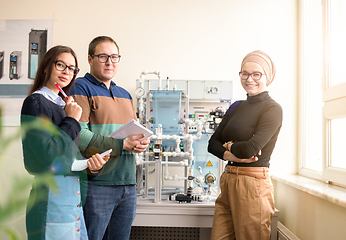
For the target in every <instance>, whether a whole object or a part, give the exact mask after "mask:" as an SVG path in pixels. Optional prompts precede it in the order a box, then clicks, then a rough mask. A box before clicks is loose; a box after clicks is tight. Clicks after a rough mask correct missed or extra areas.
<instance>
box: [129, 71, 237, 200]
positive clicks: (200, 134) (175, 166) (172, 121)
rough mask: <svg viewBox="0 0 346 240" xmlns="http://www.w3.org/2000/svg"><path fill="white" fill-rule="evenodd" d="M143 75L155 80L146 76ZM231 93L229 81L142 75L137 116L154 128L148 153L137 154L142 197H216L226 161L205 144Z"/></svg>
mask: <svg viewBox="0 0 346 240" xmlns="http://www.w3.org/2000/svg"><path fill="white" fill-rule="evenodd" d="M147 75H156V77H157V79H156V78H155V79H145V78H144V77H145V76H147ZM231 98H232V82H231V81H229V80H228V81H199V80H170V79H169V78H166V79H162V74H161V72H160V71H154V72H147V71H143V72H142V73H141V74H140V78H139V79H137V81H136V99H137V116H138V120H139V122H140V123H141V124H142V125H143V126H145V127H147V128H148V129H150V130H152V131H153V133H154V135H152V136H151V137H150V141H151V143H150V145H149V147H148V149H147V150H146V152H144V153H141V154H136V163H137V183H138V186H137V193H138V195H139V197H140V198H143V199H149V200H152V202H154V203H159V202H161V201H172V202H177V203H191V202H209V201H215V199H216V197H217V195H218V194H219V187H218V179H219V176H220V175H221V173H222V171H223V168H224V163H223V161H221V160H219V159H218V158H217V157H215V156H213V155H212V154H210V153H208V151H207V147H208V141H209V138H210V137H211V135H212V134H213V133H214V131H215V129H216V128H217V126H218V125H219V124H220V122H221V120H222V117H223V115H224V113H225V111H226V110H227V109H228V107H229V105H230V103H231Z"/></svg>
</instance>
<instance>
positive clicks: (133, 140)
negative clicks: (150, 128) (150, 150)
mask: <svg viewBox="0 0 346 240" xmlns="http://www.w3.org/2000/svg"><path fill="white" fill-rule="evenodd" d="M143 137H144V134H139V135H133V136H130V137H128V138H127V139H124V144H123V149H124V150H127V151H132V152H134V153H141V152H144V151H145V149H147V147H148V145H149V143H150V140H149V139H144V140H142V141H139V139H141V138H143Z"/></svg>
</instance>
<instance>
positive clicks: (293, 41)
mask: <svg viewBox="0 0 346 240" xmlns="http://www.w3.org/2000/svg"><path fill="white" fill-rule="evenodd" d="M0 6H1V7H0V18H2V19H53V20H54V26H53V45H57V44H63V45H68V46H71V47H72V48H73V49H74V50H75V51H76V53H77V55H78V58H79V63H80V66H81V73H80V75H83V74H84V73H85V72H86V71H88V69H89V67H88V63H87V49H88V44H89V42H90V41H91V40H92V38H94V37H95V36H98V35H109V36H111V37H113V38H114V39H115V40H116V41H117V42H118V44H119V46H120V53H121V55H122V56H123V57H122V59H121V63H120V68H119V72H118V73H117V75H116V77H115V79H114V81H115V82H116V83H117V84H118V85H120V86H122V87H125V88H126V89H128V90H129V91H130V92H131V94H132V95H133V96H134V90H135V80H136V79H137V78H139V75H140V73H141V72H142V71H143V70H148V71H154V70H160V71H162V73H163V77H169V78H170V79H186V80H231V81H233V82H234V92H233V93H230V94H233V95H234V97H233V99H244V98H245V92H244V90H243V89H242V88H241V85H240V83H239V78H238V72H239V67H240V63H241V61H242V58H243V57H244V56H245V55H246V54H247V53H248V52H250V51H253V50H256V49H261V50H263V51H265V52H267V53H268V54H269V55H270V56H271V57H272V58H273V60H274V61H275V63H276V66H277V77H276V80H275V81H274V82H273V84H272V85H271V87H270V88H269V91H270V94H271V96H272V97H273V98H274V99H275V100H276V101H277V102H279V103H280V104H281V106H282V107H283V110H284V122H283V128H282V130H281V134H280V136H279V140H278V143H277V147H276V149H275V151H274V153H273V156H272V166H271V167H272V169H273V170H275V171H278V170H283V171H285V172H288V173H295V172H297V164H296V159H297V144H296V142H297V117H298V116H297V104H298V93H297V76H298V69H297V66H298V61H297V60H298V58H297V57H298V45H297V39H298V36H297V34H298V25H297V24H298V17H297V14H298V7H297V6H298V4H297V0H296V1H292V0H281V1H277V0H261V1H259V0H243V1H238V0H216V1H208V0H174V1H173V0H165V1H163V0H146V1H143V0H127V1H121V0H103V1H91V0H75V1H67V0H61V1H52V0H33V1H26V0H17V1H9V0H6V1H5V0H1V3H0ZM0 34H1V32H0ZM0 87H1V85H0ZM18 146H19V147H20V144H18ZM11 154H12V156H13V157H14V158H16V159H21V158H22V155H21V150H20V149H18V150H17V151H14V152H12V153H11ZM16 164H18V166H19V167H21V168H22V167H23V166H22V163H21V161H18V162H16ZM0 171H1V173H0V174H1V175H2V174H5V175H4V176H6V173H5V172H4V171H5V169H4V168H1V169H0ZM9 177H10V176H9ZM21 231H24V230H23V229H21Z"/></svg>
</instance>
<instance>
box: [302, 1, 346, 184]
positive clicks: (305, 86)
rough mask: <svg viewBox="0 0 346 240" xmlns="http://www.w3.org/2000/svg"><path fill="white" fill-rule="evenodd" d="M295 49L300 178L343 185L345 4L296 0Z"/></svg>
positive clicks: (345, 180)
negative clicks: (297, 46) (297, 32)
mask: <svg viewBox="0 0 346 240" xmlns="http://www.w3.org/2000/svg"><path fill="white" fill-rule="evenodd" d="M300 46H301V48H300V63H301V64H300V89H301V91H300V103H301V104H300V126H301V129H300V151H299V152H300V159H301V161H300V162H301V164H300V174H302V175H306V176H308V177H313V178H317V179H320V180H323V181H327V182H332V183H335V184H337V185H342V186H346V154H345V153H346V152H345V151H346V0H322V1H321V2H320V1H316V0H301V1H300ZM344 149H345V151H344Z"/></svg>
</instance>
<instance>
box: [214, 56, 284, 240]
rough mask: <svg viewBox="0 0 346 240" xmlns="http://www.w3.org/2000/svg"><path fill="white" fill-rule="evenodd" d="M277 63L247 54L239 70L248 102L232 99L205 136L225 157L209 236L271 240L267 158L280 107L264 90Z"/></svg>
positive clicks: (271, 195)
mask: <svg viewBox="0 0 346 240" xmlns="http://www.w3.org/2000/svg"><path fill="white" fill-rule="evenodd" d="M275 72H276V70H275V66H274V63H273V62H272V60H271V59H270V57H269V56H268V55H267V54H266V53H264V52H262V51H258V50H257V51H254V52H251V53H249V54H248V55H246V56H245V58H244V59H243V62H242V64H241V71H240V73H239V76H240V81H241V85H242V86H243V88H244V90H245V91H246V92H247V100H245V101H237V102H235V103H233V104H232V105H231V106H230V108H229V109H228V110H227V112H226V114H225V116H224V118H223V120H222V122H221V123H220V125H219V127H218V128H217V129H216V131H215V133H214V134H213V136H212V137H211V138H210V140H209V146H208V151H209V152H210V153H212V154H213V155H215V156H217V157H218V158H220V159H223V160H225V161H228V164H227V166H226V168H225V172H224V173H223V174H222V175H221V178H220V186H221V193H220V195H219V197H218V198H217V200H216V202H215V213H214V221H213V229H212V237H211V239H213V240H214V239H240V240H243V239H244V240H251V239H256V240H257V239H261V240H262V239H265V240H269V239H270V224H271V220H272V216H273V214H274V193H273V185H272V182H271V179H270V178H269V161H270V156H271V154H272V152H273V149H274V147H275V143H276V140H277V137H278V134H279V132H280V128H281V124H282V109H281V107H280V105H279V104H278V103H276V102H275V101H274V100H273V99H272V98H271V97H270V96H269V93H268V91H267V87H268V86H269V85H270V84H271V83H272V81H273V80H274V77H275Z"/></svg>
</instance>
